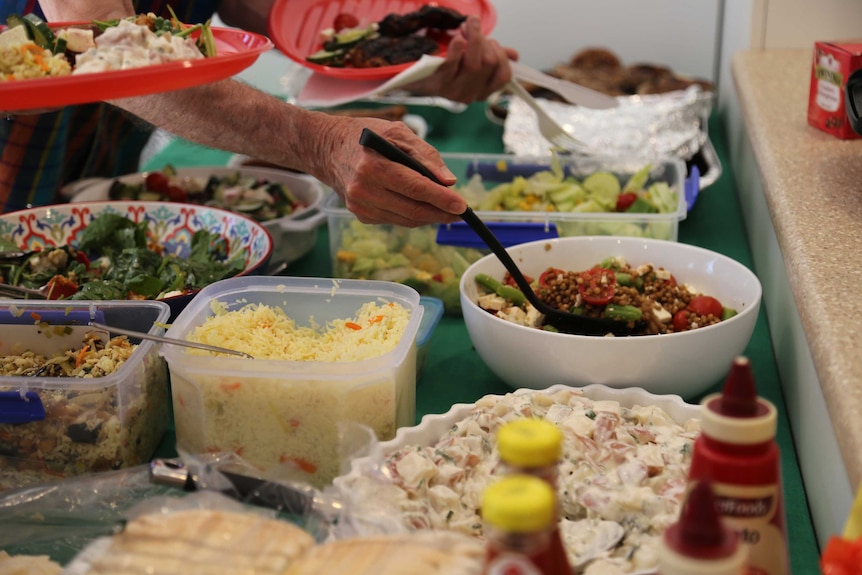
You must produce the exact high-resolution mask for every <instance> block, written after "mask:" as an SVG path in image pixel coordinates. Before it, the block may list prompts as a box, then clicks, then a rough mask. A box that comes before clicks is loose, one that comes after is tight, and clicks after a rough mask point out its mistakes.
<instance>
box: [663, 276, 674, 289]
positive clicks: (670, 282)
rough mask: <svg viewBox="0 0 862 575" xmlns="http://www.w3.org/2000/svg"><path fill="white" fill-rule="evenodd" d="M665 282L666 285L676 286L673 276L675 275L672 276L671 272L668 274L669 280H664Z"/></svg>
mask: <svg viewBox="0 0 862 575" xmlns="http://www.w3.org/2000/svg"><path fill="white" fill-rule="evenodd" d="M665 282H666V283H667V285H669V286H671V287H675V286H676V278H675V277H673V274H670V279H669V280H665Z"/></svg>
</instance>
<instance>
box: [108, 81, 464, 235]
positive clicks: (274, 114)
mask: <svg viewBox="0 0 862 575" xmlns="http://www.w3.org/2000/svg"><path fill="white" fill-rule="evenodd" d="M112 103H113V104H115V105H117V106H119V107H121V108H123V109H125V110H127V111H129V112H131V113H133V114H135V115H136V116H139V117H140V118H143V119H144V120H146V121H148V122H150V123H152V124H154V125H156V126H159V127H161V128H163V129H165V130H168V131H170V132H171V133H173V134H176V135H178V136H181V137H183V138H185V139H187V140H191V141H193V142H196V143H198V144H202V145H205V146H210V147H214V148H219V149H222V150H227V151H231V152H235V153H240V154H246V155H249V156H253V157H255V158H259V159H262V160H265V161H268V162H272V163H274V164H278V165H281V166H285V167H289V168H294V169H298V170H301V171H304V172H307V173H309V174H311V175H313V176H315V177H316V178H318V179H319V180H321V181H323V182H324V183H326V184H328V185H330V186H332V187H333V188H334V189H335V191H336V192H338V193H339V194H341V195H342V197H343V198H344V201H345V204H346V206H347V208H348V209H350V210H351V211H352V212H353V213H354V214H356V216H357V217H358V218H359V219H360V221H363V222H365V223H383V222H387V223H395V224H399V225H405V226H418V225H425V224H429V223H436V222H445V221H455V220H457V214H460V213H461V212H463V211H464V210H465V209H466V203H465V201H464V199H463V198H462V197H461V196H460V195H459V194H457V193H456V192H454V191H453V190H451V189H449V188H447V187H446V186H441V185H438V184H435V183H433V182H431V181H430V180H428V179H427V178H424V177H422V176H419V175H418V174H416V173H415V172H413V171H412V170H410V169H408V168H405V167H404V166H400V165H397V164H394V163H392V162H389V161H387V160H385V159H384V158H383V157H382V156H379V155H378V154H376V153H375V152H372V151H369V150H366V149H365V148H363V147H362V146H360V145H359V136H360V134H361V132H362V129H363V128H364V127H368V128H371V129H372V130H374V131H376V132H378V133H379V134H381V135H382V136H383V137H385V138H387V139H389V140H390V141H392V142H393V143H394V144H395V145H397V146H399V147H400V148H401V149H403V150H404V151H405V152H407V153H408V154H410V155H412V156H413V157H414V158H416V159H417V160H419V161H420V162H422V163H423V164H425V165H426V166H427V167H428V168H429V169H430V170H431V171H432V172H434V174H435V176H437V178H438V179H440V180H441V181H442V182H444V183H445V184H446V185H452V184H454V183H455V178H454V176H453V175H452V173H451V172H450V171H449V170H448V168H447V167H446V165H445V163H444V162H443V160H442V158H441V157H440V154H439V153H437V151H436V150H435V149H434V148H433V147H432V146H431V145H429V144H428V143H427V142H425V141H424V140H422V139H421V138H419V137H418V136H416V134H415V133H413V132H412V131H411V130H410V129H409V128H408V127H407V126H406V125H404V124H403V123H402V122H389V121H385V120H379V119H374V118H348V117H342V116H334V115H329V114H324V113H322V112H314V111H310V110H304V109H302V108H298V107H296V106H291V105H289V104H286V103H285V102H283V101H282V100H279V99H277V98H275V97H273V96H270V95H268V94H264V93H262V92H260V91H258V90H256V89H254V88H252V87H250V86H248V85H245V84H242V83H240V82H237V81H235V80H224V81H221V82H217V83H214V84H210V85H207V86H200V87H196V88H190V89H188V90H182V91H177V92H166V93H163V94H156V95H152V96H142V97H137V98H127V99H123V100H117V101H115V102H112Z"/></svg>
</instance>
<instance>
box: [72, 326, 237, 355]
mask: <svg viewBox="0 0 862 575" xmlns="http://www.w3.org/2000/svg"><path fill="white" fill-rule="evenodd" d="M88 325H89V326H90V327H94V328H96V329H103V330H105V331H107V332H110V333H118V334H120V335H126V336H129V337H137V338H140V339H149V340H152V341H157V342H159V343H167V344H171V345H181V346H185V347H193V348H195V349H203V350H205V351H211V352H213V353H226V354H228V355H238V356H240V357H247V358H248V359H254V356H253V355H251V354H248V353H245V352H244V351H236V350H235V349H228V348H226V347H218V346H217V345H209V344H206V343H197V342H195V341H186V340H184V339H174V338H172V337H163V336H161V335H152V334H149V333H144V332H142V331H134V330H131V329H123V328H119V327H111V326H109V325H105V324H103V323H98V322H95V321H91V322H89V323H88Z"/></svg>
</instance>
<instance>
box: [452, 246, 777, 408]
mask: <svg viewBox="0 0 862 575" xmlns="http://www.w3.org/2000/svg"><path fill="white" fill-rule="evenodd" d="M509 253H510V254H511V256H512V257H513V259H514V260H515V262H516V263H517V264H518V267H519V268H520V269H521V271H522V272H523V273H524V274H526V275H527V276H528V277H529V278H530V279H531V280H532V282H533V285H534V287H535V289H536V293H537V294H538V295H539V297H540V298H542V299H543V300H545V301H547V302H548V303H555V302H559V303H558V307H562V308H564V309H572V310H573V311H575V312H576V313H585V314H588V315H600V316H603V317H608V316H612V317H617V318H620V319H621V320H623V321H630V322H632V323H630V324H629V325H631V326H636V328H637V329H636V331H635V333H636V334H637V335H632V336H625V337H619V336H617V337H614V336H607V337H600V336H586V335H570V334H562V333H558V332H556V331H554V330H553V329H552V328H545V327H544V326H543V325H542V316H541V314H537V312H536V311H535V310H534V309H532V306H530V305H529V303H526V304H521V303H520V301H519V297H518V293H520V292H518V293H513V290H515V291H517V288H513V287H512V286H510V285H507V281H506V280H507V273H506V270H505V269H504V267H503V265H502V264H501V263H500V261H499V260H498V259H497V258H496V257H495V256H494V255H488V256H486V257H484V258H482V259H480V260H478V261H477V262H475V263H474V264H472V265H471V266H470V267H469V268H468V269H467V271H466V272H465V273H464V274H463V276H462V278H461V284H460V292H461V306H462V309H463V312H464V321H465V323H466V326H467V331H468V333H469V334H470V338H471V340H472V342H473V345H474V347H475V348H476V351H477V352H478V353H479V355H480V357H481V358H482V359H483V360H484V361H485V363H486V364H487V365H488V367H489V368H490V369H491V370H492V371H493V372H494V373H495V374H496V375H498V376H499V377H500V378H501V379H502V380H503V381H505V382H506V383H507V384H508V385H510V386H512V387H513V388H516V389H517V388H523V387H527V388H533V389H543V388H546V387H549V386H551V385H555V384H560V383H562V384H567V385H589V384H594V383H598V384H605V385H608V386H611V387H620V388H621V387H631V386H637V387H643V388H644V389H646V390H647V391H650V392H652V393H661V394H664V393H672V394H678V395H681V396H682V397H685V398H692V397H695V396H697V395H698V394H700V393H702V392H704V391H705V390H706V389H707V388H709V387H710V386H712V385H714V384H716V383H718V382H720V381H721V380H722V379H723V378H724V376H725V375H726V374H727V371H728V370H729V369H730V365H731V362H732V360H733V358H734V357H735V356H737V355H739V354H742V353H744V351H745V348H746V346H747V345H748V341H749V339H750V338H751V334H752V332H753V331H754V325H755V323H756V321H757V316H758V313H759V310H760V301H761V295H762V288H761V285H760V281H759V280H758V279H757V276H756V275H755V274H754V273H753V272H752V271H751V270H749V269H748V268H747V267H746V266H744V265H742V264H741V263H739V262H737V261H735V260H733V259H731V258H729V257H727V256H725V255H722V254H719V253H716V252H713V251H710V250H706V249H703V248H699V247H696V246H691V245H687V244H681V243H677V242H669V241H663V240H652V239H643V238H634V237H613V236H601V237H599V236H580V237H567V238H557V239H553V240H541V241H536V242H530V243H526V244H521V245H517V246H513V247H511V248H509ZM477 278H478V280H477ZM501 286H502V287H501Z"/></svg>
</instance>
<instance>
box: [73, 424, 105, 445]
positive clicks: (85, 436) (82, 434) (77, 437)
mask: <svg viewBox="0 0 862 575" xmlns="http://www.w3.org/2000/svg"><path fill="white" fill-rule="evenodd" d="M101 429H102V422H101V421H100V422H99V423H97V424H96V426H95V427H93V428H92V429H91V428H90V426H88V425H87V424H86V422H83V423H73V424H72V425H70V426H69V427H68V429H66V435H68V436H69V439H71V440H72V441H74V442H75V443H89V444H91V445H93V444H95V443H96V441H98V439H99V431H100V430H101Z"/></svg>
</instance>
